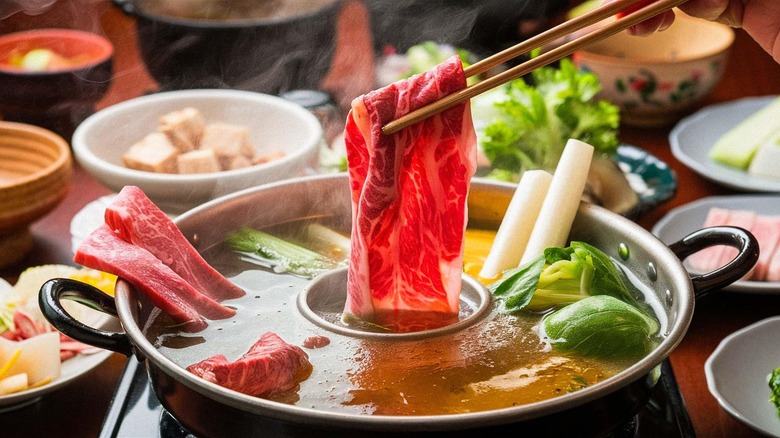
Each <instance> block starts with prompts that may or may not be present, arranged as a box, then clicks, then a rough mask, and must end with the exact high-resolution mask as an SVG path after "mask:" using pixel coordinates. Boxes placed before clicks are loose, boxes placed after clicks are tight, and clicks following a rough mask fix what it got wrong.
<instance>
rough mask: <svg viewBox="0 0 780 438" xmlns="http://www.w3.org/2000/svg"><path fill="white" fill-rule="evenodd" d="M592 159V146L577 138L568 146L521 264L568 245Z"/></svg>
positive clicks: (564, 150) (559, 162) (567, 144)
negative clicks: (549, 249) (545, 251)
mask: <svg viewBox="0 0 780 438" xmlns="http://www.w3.org/2000/svg"><path fill="white" fill-rule="evenodd" d="M592 159H593V146H591V145H589V144H587V143H585V142H583V141H580V140H575V139H570V140H569V141H568V142H567V143H566V147H565V148H564V149H563V154H562V155H561V159H560V160H559V161H558V166H557V167H556V168H555V173H554V174H553V178H552V182H551V183H550V189H549V190H548V191H547V196H546V197H545V198H544V203H543V204H542V209H541V211H539V216H538V217H537V218H536V223H535V224H534V229H533V231H532V232H531V237H530V238H529V240H528V245H527V246H526V248H525V252H524V253H523V257H522V258H521V259H520V264H521V265H523V264H525V263H528V262H530V261H531V260H533V259H534V258H536V257H538V256H539V255H541V254H543V253H544V250H545V249H546V248H549V247H553V246H556V247H563V246H566V243H567V240H568V238H569V231H571V225H572V223H573V222H574V216H575V215H576V214H577V208H578V207H579V205H580V200H581V199H582V191H583V190H584V189H585V182H586V180H587V179H588V172H589V170H590V162H591V160H592Z"/></svg>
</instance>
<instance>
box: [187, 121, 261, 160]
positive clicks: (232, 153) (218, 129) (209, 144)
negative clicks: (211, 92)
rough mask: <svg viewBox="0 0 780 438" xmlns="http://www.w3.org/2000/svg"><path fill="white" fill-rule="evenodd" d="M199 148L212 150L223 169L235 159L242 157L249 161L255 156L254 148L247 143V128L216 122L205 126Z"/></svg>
mask: <svg viewBox="0 0 780 438" xmlns="http://www.w3.org/2000/svg"><path fill="white" fill-rule="evenodd" d="M200 148H201V149H211V150H213V151H214V153H215V154H216V155H217V158H218V159H219V162H220V165H221V166H222V167H223V168H228V167H229V166H230V162H231V161H232V160H233V159H234V158H235V157H238V156H244V157H246V158H248V159H250V160H251V159H253V158H254V156H255V148H254V146H252V144H251V143H250V142H249V130H248V129H247V127H246V126H239V125H231V124H229V123H222V122H216V123H210V124H208V125H206V128H205V129H204V131H203V138H202V139H201V141H200Z"/></svg>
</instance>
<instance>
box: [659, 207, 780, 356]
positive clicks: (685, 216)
mask: <svg viewBox="0 0 780 438" xmlns="http://www.w3.org/2000/svg"><path fill="white" fill-rule="evenodd" d="M713 207H720V208H729V209H734V210H752V211H755V212H756V213H759V214H766V215H780V196H778V195H761V194H755V195H740V196H711V197H707V198H702V199H699V200H696V201H693V202H690V203H688V204H685V205H682V206H680V207H677V208H675V209H672V210H670V211H669V212H668V213H667V214H666V215H665V216H664V217H662V218H661V219H660V220H659V221H658V222H657V223H656V224H655V226H654V227H653V230H652V232H653V234H654V235H655V236H657V237H658V238H659V239H661V240H662V241H663V242H664V243H667V244H669V243H672V242H676V241H678V240H680V239H681V238H683V237H684V236H686V235H687V234H689V233H691V232H693V231H695V230H698V229H700V228H701V227H702V225H703V224H704V221H705V219H706V217H707V213H708V212H709V210H710V208H713ZM685 265H686V267H688V264H687V263H685ZM724 290H728V291H732V292H747V293H759V294H780V282H772V281H748V280H738V281H736V282H734V283H732V284H731V285H729V286H727V287H726V288H725V289H724ZM778 366H780V365H778Z"/></svg>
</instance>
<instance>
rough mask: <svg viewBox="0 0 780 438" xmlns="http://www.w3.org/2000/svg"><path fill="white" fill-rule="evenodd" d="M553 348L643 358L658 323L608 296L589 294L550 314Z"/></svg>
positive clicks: (546, 321)
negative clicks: (589, 295) (590, 295)
mask: <svg viewBox="0 0 780 438" xmlns="http://www.w3.org/2000/svg"><path fill="white" fill-rule="evenodd" d="M542 327H543V330H544V335H546V337H547V338H548V339H549V340H550V342H551V343H552V346H553V348H555V349H557V350H560V351H565V352H572V353H577V354H582V355H585V356H594V357H640V356H643V355H645V354H647V352H648V351H650V349H651V348H652V347H653V337H652V336H653V335H654V334H656V333H657V332H658V329H659V326H658V322H657V321H656V320H654V319H653V318H651V317H649V316H647V315H646V314H645V313H644V312H642V311H640V310H639V309H637V308H636V307H634V306H631V305H630V304H626V303H624V302H623V301H620V300H618V299H616V298H613V297H611V296H608V295H597V296H592V297H588V298H586V299H583V300H581V301H578V302H576V303H574V304H571V305H568V306H566V307H564V308H562V309H560V310H556V311H555V312H553V313H551V314H549V315H547V316H546V317H545V318H544V320H543V321H542Z"/></svg>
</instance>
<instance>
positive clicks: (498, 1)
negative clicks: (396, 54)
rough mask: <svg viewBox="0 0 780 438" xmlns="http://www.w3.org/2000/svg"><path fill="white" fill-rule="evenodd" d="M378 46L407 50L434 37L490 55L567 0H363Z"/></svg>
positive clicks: (512, 42) (558, 8)
mask: <svg viewBox="0 0 780 438" xmlns="http://www.w3.org/2000/svg"><path fill="white" fill-rule="evenodd" d="M365 2H366V6H367V7H368V9H369V11H370V17H371V26H372V30H373V34H374V43H375V46H376V48H377V50H379V51H381V50H382V49H383V48H384V47H385V46H388V45H390V46H393V47H395V48H396V49H397V50H398V51H400V52H405V51H406V50H407V49H408V48H409V47H410V46H413V45H415V44H418V43H421V42H423V41H427V40H431V41H435V42H437V43H443V44H451V45H454V46H456V47H462V48H465V49H469V50H471V51H474V52H476V53H483V54H491V53H494V52H497V51H499V50H501V49H503V48H506V47H509V46H511V45H514V44H516V43H518V42H519V41H521V40H523V39H525V37H526V36H527V35H523V32H522V30H521V23H523V22H528V21H538V22H540V23H543V22H545V21H546V20H547V19H548V18H549V17H550V16H552V15H553V14H555V13H556V12H557V11H559V10H562V9H563V8H564V7H565V6H566V5H567V2H566V1H563V0H549V1H535V0H429V1H426V0H365Z"/></svg>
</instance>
